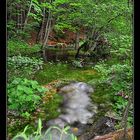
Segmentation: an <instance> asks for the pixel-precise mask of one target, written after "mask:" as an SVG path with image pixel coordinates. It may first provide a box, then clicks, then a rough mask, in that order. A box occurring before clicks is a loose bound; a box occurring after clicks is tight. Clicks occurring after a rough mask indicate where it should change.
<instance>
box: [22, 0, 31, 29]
mask: <svg viewBox="0 0 140 140" xmlns="http://www.w3.org/2000/svg"><path fill="white" fill-rule="evenodd" d="M31 9H32V0H31V2H30V6H29V10H28V12H27V15H26V18H25V21H24V27H23V29H25V26H26V25H27V21H28V15H29V13H30V12H31Z"/></svg>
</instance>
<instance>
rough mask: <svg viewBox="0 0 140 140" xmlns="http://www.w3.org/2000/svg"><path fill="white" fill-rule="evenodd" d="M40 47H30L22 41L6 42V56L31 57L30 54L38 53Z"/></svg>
mask: <svg viewBox="0 0 140 140" xmlns="http://www.w3.org/2000/svg"><path fill="white" fill-rule="evenodd" d="M40 50H41V46H40V45H35V46H32V47H30V46H29V45H28V44H27V43H26V42H24V41H22V40H13V39H12V40H9V41H8V56H15V55H26V56H30V57H31V56H32V54H34V53H37V52H40Z"/></svg>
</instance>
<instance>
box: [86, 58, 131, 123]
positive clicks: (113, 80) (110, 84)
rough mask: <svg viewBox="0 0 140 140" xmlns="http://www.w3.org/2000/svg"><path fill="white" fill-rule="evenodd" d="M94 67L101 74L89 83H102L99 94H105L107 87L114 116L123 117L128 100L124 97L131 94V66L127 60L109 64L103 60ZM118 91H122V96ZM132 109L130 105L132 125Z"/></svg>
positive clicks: (129, 121)
mask: <svg viewBox="0 0 140 140" xmlns="http://www.w3.org/2000/svg"><path fill="white" fill-rule="evenodd" d="M94 68H95V70H97V71H98V72H99V73H100V75H101V76H100V78H98V79H97V80H91V81H89V83H92V84H94V85H96V86H99V87H101V85H103V86H104V93H103V92H102V91H101V94H105V89H107V92H109V93H107V94H106V95H108V96H107V97H109V98H108V99H109V100H110V101H111V102H112V107H113V110H114V111H115V113H116V116H117V117H118V118H120V117H123V113H124V109H125V107H126V105H127V102H128V101H127V98H126V97H129V96H131V95H130V94H132V66H131V65H130V63H128V62H127V61H126V63H125V64H119V63H117V64H113V65H111V66H110V65H108V64H106V63H105V62H100V63H98V64H96V66H95V67H94ZM119 93H123V94H124V97H123V96H120V95H118V94H119ZM101 96H102V95H101ZM103 96H104V95H103ZM132 109H133V108H132V106H131V108H130V110H129V120H128V123H129V125H130V124H131V125H132V118H133V116H132V112H133V111H132Z"/></svg>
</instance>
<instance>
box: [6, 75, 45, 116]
mask: <svg viewBox="0 0 140 140" xmlns="http://www.w3.org/2000/svg"><path fill="white" fill-rule="evenodd" d="M44 92H46V88H43V87H42V86H40V85H39V84H38V82H37V81H33V80H28V79H22V78H16V79H14V80H13V81H12V82H11V83H10V84H8V109H9V110H14V111H16V112H17V113H19V114H21V115H22V116H24V115H26V116H27V115H29V114H30V113H31V112H32V111H34V110H35V109H36V108H37V107H38V105H39V104H40V101H41V96H42V95H43V94H42V93H44ZM26 112H27V113H26Z"/></svg>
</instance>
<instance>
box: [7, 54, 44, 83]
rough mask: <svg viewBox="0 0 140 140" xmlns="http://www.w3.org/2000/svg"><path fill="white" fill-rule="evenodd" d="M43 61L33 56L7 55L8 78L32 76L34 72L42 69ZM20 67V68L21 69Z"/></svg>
mask: <svg viewBox="0 0 140 140" xmlns="http://www.w3.org/2000/svg"><path fill="white" fill-rule="evenodd" d="M42 66H43V61H42V60H41V59H36V58H34V57H32V58H30V57H26V56H20V55H18V56H12V57H8V78H9V79H8V80H9V81H11V80H13V79H14V77H17V76H18V77H29V76H30V77H32V76H33V74H35V72H37V71H38V70H40V69H42ZM21 68H22V69H21Z"/></svg>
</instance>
